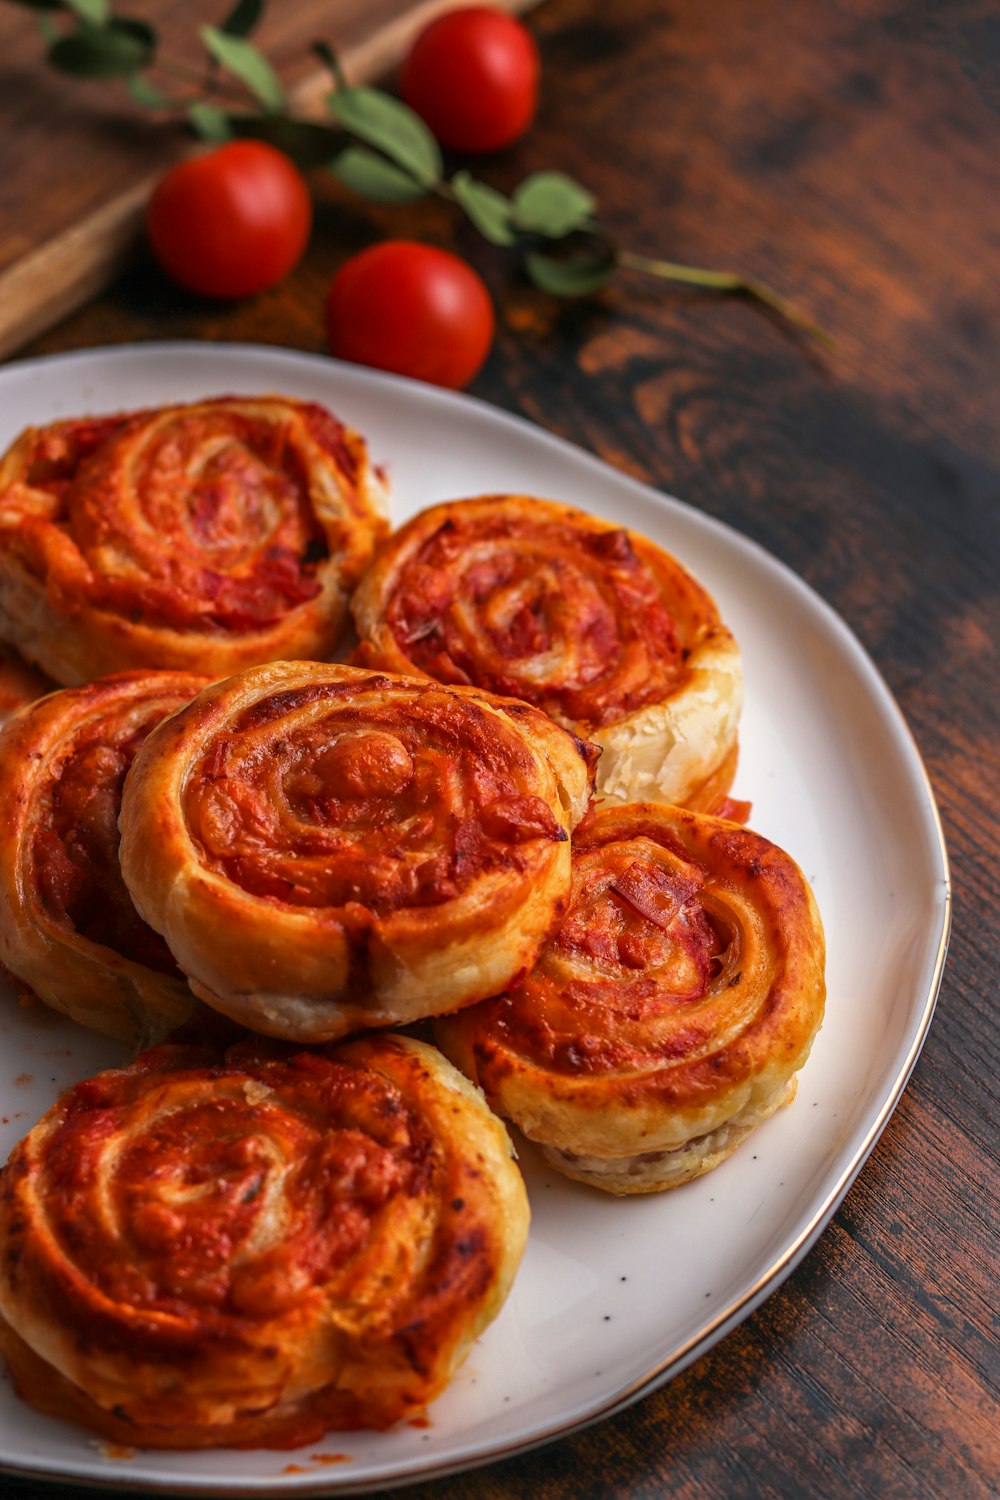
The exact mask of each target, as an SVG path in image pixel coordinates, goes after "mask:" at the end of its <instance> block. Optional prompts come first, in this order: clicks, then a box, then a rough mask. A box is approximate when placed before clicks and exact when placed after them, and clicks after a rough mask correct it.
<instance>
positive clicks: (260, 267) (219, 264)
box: [146, 141, 312, 297]
mask: <svg viewBox="0 0 1000 1500" xmlns="http://www.w3.org/2000/svg"><path fill="white" fill-rule="evenodd" d="M311 227H312V201H311V199H310V197H309V189H308V187H307V186H306V182H305V178H304V177H303V176H302V173H301V172H300V171H299V169H298V167H296V166H295V164H294V163H293V162H292V161H290V160H289V158H288V157H287V156H285V155H284V153H283V152H281V151H276V150H275V148H274V147H273V146H268V145H267V144H266V143H265V142H264V141H231V142H230V143H229V144H228V145H226V146H220V147H218V149H217V150H215V151H209V152H207V153H206V154H205V155H204V156H193V157H191V158H190V159H189V160H188V161H182V162H179V163H178V165H177V166H176V167H171V168H170V170H169V171H168V172H167V173H165V175H164V176H163V177H161V178H160V181H159V183H158V184H157V186H156V188H155V190H154V192H153V196H152V198H151V199H150V201H149V206H148V208H147V210H146V229H147V232H148V234H149V239H150V243H151V244H152V246H153V253H154V255H155V256H156V258H157V260H158V261H159V262H160V265H161V266H162V267H163V269H164V270H165V271H166V273H167V275H168V276H171V277H173V279H174V280H175V281H179V282H180V284H181V286H185V287H187V288H188V290H189V291H192V292H200V293H201V295H202V296H204V297H249V296H252V295H253V294H254V293H255V292H263V291H266V290H267V288H268V287H271V286H275V285H276V284H277V283H278V282H279V281H280V280H281V279H282V277H283V276H286V275H287V274H288V272H289V271H290V270H291V269H292V267H293V266H294V265H295V264H296V262H297V261H298V260H299V258H300V256H301V255H302V252H303V250H304V249H305V247H306V242H307V240H308V239H309V230H310V228H311Z"/></svg>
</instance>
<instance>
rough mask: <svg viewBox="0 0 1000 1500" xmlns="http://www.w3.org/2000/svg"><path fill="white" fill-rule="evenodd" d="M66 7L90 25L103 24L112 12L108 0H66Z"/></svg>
mask: <svg viewBox="0 0 1000 1500" xmlns="http://www.w3.org/2000/svg"><path fill="white" fill-rule="evenodd" d="M66 9H67V10H71V11H72V12H73V14H74V15H77V16H79V17H80V20H81V21H86V22H87V24H88V26H103V25H104V24H105V22H106V21H107V19H108V17H109V16H110V14H111V12H110V9H109V7H108V0H66Z"/></svg>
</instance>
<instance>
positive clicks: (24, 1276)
mask: <svg viewBox="0 0 1000 1500" xmlns="http://www.w3.org/2000/svg"><path fill="white" fill-rule="evenodd" d="M2 1186H3V1191H2V1194H0V1314H2V1323H3V1326H2V1330H0V1343H2V1346H3V1349H4V1352H5V1353H6V1355H7V1359H8V1362H9V1364H10V1367H11V1371H12V1374H13V1376H14V1381H15V1384H16V1386H17V1389H18V1391H19V1393H20V1395H21V1396H22V1397H23V1398H24V1399H26V1400H27V1401H29V1402H31V1403H32V1404H33V1405H36V1406H38V1407H40V1408H41V1409H42V1410H43V1411H46V1412H49V1413H51V1414H54V1415H57V1416H60V1417H64V1418H68V1419H70V1420H73V1421H77V1422H81V1423H83V1424H84V1425H86V1426H88V1427H91V1428H94V1429H96V1430H97V1431H98V1432H99V1433H102V1434H103V1435H105V1436H106V1437H109V1438H111V1439H113V1440H116V1441H119V1442H125V1443H129V1444H136V1445H139V1446H145V1447H158V1448H203V1447H209V1446H215V1445H221V1446H225V1447H244V1448H248V1447H276V1448H281V1447H285V1448H287V1447H294V1446H297V1445H299V1444H302V1443H307V1442H316V1441H317V1440H318V1439H319V1438H321V1437H322V1435H323V1433H324V1432H326V1431H328V1430H330V1429H333V1428H357V1427H376V1428H384V1427H387V1426H389V1425H390V1424H391V1423H393V1422H396V1421H398V1420H399V1419H400V1418H401V1417H405V1416H408V1415H412V1414H414V1413H415V1412H419V1411H420V1410H421V1409H422V1408H423V1407H424V1406H425V1405H426V1404H427V1403H428V1402H429V1401H432V1400H433V1399H434V1398H435V1397H436V1396H437V1395H438V1394H439V1393H440V1391H441V1390H442V1389H443V1387H444V1386H445V1384H446V1383H447V1381H448V1380H449V1379H450V1377H451V1375H452V1373H453V1371H454V1370H455V1368H456V1367H457V1365H458V1364H459V1363H460V1362H461V1360H462V1359H463V1358H464V1356H465V1354H466V1352H467V1350H468V1348H469V1345H470V1343H471V1342H472V1340H473V1339H474V1338H476V1337H477V1335H478V1334H479V1333H480V1332H481V1331H482V1329H483V1328H484V1327H485V1326H486V1324H488V1323H489V1322H490V1321H491V1320H492V1318H493V1317H494V1316H495V1315H496V1313H497V1312H498V1311H499V1309H500V1307H501V1305H502V1303H503V1300H504V1298H505V1296H506V1294H507V1290H508V1288H509V1286H510V1283H511V1281H512V1279H513V1276H514V1273H515V1271H516V1269H517V1265H518V1262H519V1260H520V1258H521V1254H522V1251H523V1248H524V1244H525V1238H526V1234H527V1224H528V1206H527V1197H526V1194H525V1191H524V1186H523V1183H522V1182H521V1178H520V1175H519V1173H518V1171H517V1169H516V1167H515V1166H514V1164H513V1162H512V1160H511V1152H510V1143H509V1141H508V1139H507V1135H506V1132H505V1130H504V1128H503V1126H502V1125H501V1124H500V1122H499V1121H498V1120H496V1119H495V1118H494V1117H493V1116H492V1115H491V1114H490V1112H489V1110H488V1109H487V1108H486V1106H485V1105H484V1104H483V1102H482V1100H481V1098H480V1097H479V1096H478V1095H477V1094H476V1092H475V1091H474V1090H473V1089H472V1088H471V1087H470V1085H469V1084H468V1083H467V1082H466V1080H465V1079H464V1078H462V1077H461V1075H460V1074H458V1073H457V1072H456V1070H455V1069H454V1068H452V1067H451V1065H450V1064H449V1063H447V1062H446V1061H445V1060H444V1058H443V1057H441V1055H440V1054H439V1053H438V1052H436V1051H435V1050H434V1049H433V1048H431V1047H427V1046H425V1045H423V1044H422V1043H420V1042H416V1041H412V1040H410V1039H409V1038H404V1037H394V1036H392V1035H388V1034H380V1035H378V1036H371V1037H365V1038H361V1039H359V1040H357V1041H355V1042H351V1043H346V1044H344V1045H342V1046H341V1047H339V1048H336V1049H333V1050H330V1051H328V1052H323V1053H294V1052H292V1051H291V1050H290V1049H287V1048H282V1047H281V1045H280V1044H278V1043H267V1042H263V1041H261V1040H260V1039H254V1040H252V1041H249V1042H244V1043H242V1044H240V1045H237V1046H236V1047H233V1048H230V1049H229V1051H228V1052H225V1053H222V1052H213V1051H212V1050H211V1049H208V1048H205V1047H198V1046H164V1047H160V1048H156V1049H154V1050H153V1051H152V1052H148V1053H146V1054H144V1055H143V1056H141V1057H140V1058H139V1059H137V1061H136V1062H135V1063H133V1064H132V1065H131V1066H130V1067H127V1068H124V1069H122V1070H118V1071H113V1072H107V1073H102V1074H100V1075H99V1076H98V1077H97V1078H95V1079H92V1080H89V1081H87V1082H85V1083H81V1084H78V1085H77V1086H76V1088H74V1089H71V1090H70V1091H69V1092H68V1093H67V1094H65V1095H64V1096H63V1097H62V1099H60V1101H59V1102H58V1103H57V1104H56V1105H55V1107H54V1108H53V1109H52V1110H50V1111H49V1113H48V1114H47V1115H46V1116H45V1117H44V1119H43V1120H42V1121H41V1122H40V1124H39V1125H37V1126H36V1127H35V1129H34V1130H32V1131H31V1133H30V1134H29V1135H28V1136H27V1137H26V1138H25V1139H24V1140H23V1141H22V1142H21V1143H20V1145H19V1146H17V1147H16V1148H15V1150H14V1152H13V1153H12V1155H11V1158H10V1161H9V1162H8V1164H7V1167H6V1168H5V1170H4V1172H3V1175H2Z"/></svg>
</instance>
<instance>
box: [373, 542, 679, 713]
mask: <svg viewBox="0 0 1000 1500" xmlns="http://www.w3.org/2000/svg"><path fill="white" fill-rule="evenodd" d="M388 622H389V626H390V628H391V630H392V632H393V634H394V636H395V638H396V641H397V644H398V645H399V647H400V649H401V650H402V651H403V652H404V653H405V655H406V656H407V657H408V658H409V659H410V661H412V662H413V663H414V665H415V666H417V667H419V668H420V670H421V671H423V672H426V673H427V674H428V676H431V677H434V678H435V679H436V680H437V681H439V682H450V683H461V684H467V685H468V684H472V685H474V686H476V687H481V688H485V689H486V690H487V691H489V692H494V693H500V694H504V695H508V696H511V697H518V698H522V699H525V700H527V701H528V702H529V703H534V704H536V705H537V706H538V707H540V708H542V709H544V710H545V711H546V712H549V713H554V714H555V715H556V716H557V717H559V718H561V719H563V720H568V721H572V722H577V721H586V722H588V723H590V724H602V723H611V722H614V721H615V720H617V719H620V718H623V717H624V716H625V715H626V714H628V713H631V712H634V711H635V710H636V709H638V708H641V707H643V706H644V705H645V704H648V703H652V702H656V701H658V700H659V699H661V698H663V697H664V696H665V695H666V694H667V693H668V692H669V691H670V690H671V688H672V687H673V685H674V684H675V682H676V679H677V677H678V675H679V673H680V671H681V669H682V665H683V649H682V644H681V642H680V639H679V635H678V629H677V625H676V622H675V620H674V619H673V617H672V615H671V613H670V609H669V605H668V602H667V600H666V599H665V597H664V594H663V590H662V588H661V586H660V584H659V583H658V581H657V579H656V578H655V577H654V575H653V573H652V571H651V569H650V568H649V567H648V565H647V564H646V562H645V561H644V560H643V559H642V558H641V557H640V556H639V555H638V553H637V552H636V550H635V548H634V547H633V545H632V541H631V539H630V537H629V535H628V533H627V532H626V531H621V530H619V531H606V532H590V531H587V530H584V529H579V528H576V527H574V526H572V525H570V524H568V523H564V522H556V521H539V522H535V523H528V522H527V521H525V520H523V519H521V518H512V517H509V516H500V515H498V516H496V517H495V518H492V519H491V518H484V517H476V518H466V519H457V520H456V519H449V520H447V521H445V522H444V523H443V525H442V526H441V527H440V528H439V529H438V531H437V532H436V533H435V534H434V535H433V536H431V537H430V538H429V539H428V540H427V541H426V542H425V543H424V545H423V546H422V547H421V548H420V549H419V550H418V551H417V552H416V553H415V554H414V555H413V557H411V558H410V559H409V560H408V561H407V563H406V564H405V565H404V567H403V569H402V571H401V574H400V577H399V580H398V583H397V587H396V589H395V592H394V593H393V596H392V598H391V600H390V602H389V607H388Z"/></svg>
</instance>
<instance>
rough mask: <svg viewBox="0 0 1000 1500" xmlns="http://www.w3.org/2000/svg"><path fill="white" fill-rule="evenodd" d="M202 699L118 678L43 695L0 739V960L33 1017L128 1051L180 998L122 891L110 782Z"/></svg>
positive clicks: (180, 1004) (182, 991) (191, 687)
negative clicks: (70, 1024)
mask: <svg viewBox="0 0 1000 1500" xmlns="http://www.w3.org/2000/svg"><path fill="white" fill-rule="evenodd" d="M204 686H205V678H203V677H195V676H193V675H192V674H190V673H186V672H134V673H122V674H120V675H118V676H115V677H108V678H104V679H103V680H100V681H98V682H91V683H88V684H87V685H86V686H85V687H78V688H63V689H62V690H61V691H59V692H54V693H51V694H50V695H49V696H48V697H46V698H42V699H40V700H39V702H37V703H34V704H32V705H31V706H30V707H28V708H24V709H22V710H21V712H20V713H19V714H18V715H17V716H16V717H15V718H13V719H12V720H11V721H10V723H8V724H7V725H6V727H5V728H4V729H3V731H2V733H0V807H2V808H3V809H4V817H3V820H2V822H0V959H2V962H3V963H4V964H5V965H6V967H7V968H8V969H9V970H10V972H11V973H12V974H14V975H15V976H16V978H18V979H19V980H21V982H22V983H23V984H25V985H27V986H28V987H29V988H30V989H31V990H33V991H34V993H35V994H36V995H38V996H39V998H40V999H42V1000H44V1001H45V1002H46V1004H48V1005H51V1006H53V1007H54V1008H55V1009H56V1010H60V1011H63V1012H64V1013H65V1014H66V1015H68V1016H71V1017H72V1018H73V1020H75V1021H79V1022H81V1023H82V1024H83V1025H84V1026H88V1027H90V1028H91V1029H92V1030H95V1031H102V1032H105V1033H106V1034H108V1035H110V1036H117V1037H120V1038H122V1039H123V1040H125V1041H131V1042H135V1043H139V1044H143V1043H148V1042H149V1041H151V1040H153V1039H155V1038H157V1037H160V1036H163V1035H164V1034H165V1033H166V1031H168V1030H169V1029H170V1028H171V1027H173V1026H176V1025H177V1024H179V1022H181V1021H182V1020H184V1019H185V1017H186V1016H187V1015H188V1014H189V1012H190V1011H191V1008H192V1006H193V1005H194V997H193V996H192V994H191V992H190V990H189V989H188V986H187V983H186V981H185V979H184V976H183V974H181V972H180V970H179V969H178V967H177V965H176V964H175V962H174V960H173V958H172V957H171V955H170V951H169V949H168V948H167V945H166V943H164V941H163V939H162V938H161V937H160V936H159V935H158V934H157V933H155V932H153V931H151V929H150V928H149V927H147V926H146V924H145V922H143V921H142V919H141V918H140V916H139V914H138V912H137V911H136V910H135V907H134V906H133V905H132V900H131V897H130V896H129V894H128V891H127V890H126V889H125V885H124V883H123V881H122V877H121V871H120V870H119V866H118V811H119V807H120V805H121V791H122V783H123V781H124V779H125V773H126V771H127V770H128V768H129V766H130V765H131V763H132V759H133V757H134V755H135V753H136V751H137V749H138V748H139V746H140V745H141V744H142V742H143V740H144V739H145V737H146V735H147V734H148V733H149V732H150V730H151V729H152V728H153V727H154V726H155V725H156V724H158V723H159V722H160V720H161V719H162V718H164V717H165V716H166V715H167V714H170V713H173V712H174V710H175V709H177V708H180V707H181V706H182V705H183V704H185V703H187V702H189V701H190V699H191V698H193V697H194V695H195V693H197V692H198V690H199V689H200V688H202V687H204Z"/></svg>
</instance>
